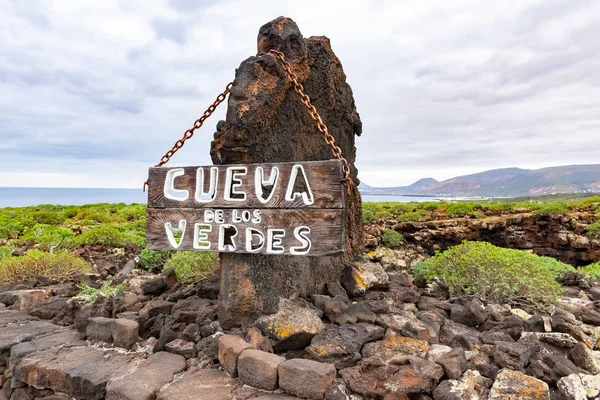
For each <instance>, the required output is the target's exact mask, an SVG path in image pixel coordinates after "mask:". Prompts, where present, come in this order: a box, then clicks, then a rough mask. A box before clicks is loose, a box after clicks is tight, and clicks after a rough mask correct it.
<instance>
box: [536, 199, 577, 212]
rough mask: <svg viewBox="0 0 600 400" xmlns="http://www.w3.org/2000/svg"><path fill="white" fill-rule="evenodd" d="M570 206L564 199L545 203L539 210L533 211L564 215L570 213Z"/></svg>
mask: <svg viewBox="0 0 600 400" xmlns="http://www.w3.org/2000/svg"><path fill="white" fill-rule="evenodd" d="M568 213H569V207H568V206H567V204H566V203H563V202H562V201H556V202H552V203H545V204H543V205H542V206H541V207H540V208H538V209H537V210H535V211H533V214H534V215H562V214H568Z"/></svg>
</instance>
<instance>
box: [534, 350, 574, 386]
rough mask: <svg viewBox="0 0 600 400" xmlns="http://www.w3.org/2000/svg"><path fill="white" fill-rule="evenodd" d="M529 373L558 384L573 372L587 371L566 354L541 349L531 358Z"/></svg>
mask: <svg viewBox="0 0 600 400" xmlns="http://www.w3.org/2000/svg"><path fill="white" fill-rule="evenodd" d="M527 373H528V374H529V375H532V376H534V377H536V378H537V379H540V380H542V381H544V382H546V383H548V384H550V385H556V383H557V382H558V381H559V380H560V378H562V377H564V376H569V375H571V374H579V373H586V372H585V371H584V370H582V369H580V368H578V367H577V366H576V365H575V364H573V363H572V362H571V361H570V360H569V359H567V358H566V357H565V356H564V355H562V354H559V353H551V352H549V351H547V350H544V349H541V350H540V351H539V352H538V353H536V354H535V355H534V356H533V357H532V358H531V363H530V364H529V367H527Z"/></svg>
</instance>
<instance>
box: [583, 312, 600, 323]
mask: <svg viewBox="0 0 600 400" xmlns="http://www.w3.org/2000/svg"><path fill="white" fill-rule="evenodd" d="M581 320H582V321H583V322H585V323H586V324H590V325H594V326H600V312H598V311H596V310H589V309H584V310H583V312H582V313H581Z"/></svg>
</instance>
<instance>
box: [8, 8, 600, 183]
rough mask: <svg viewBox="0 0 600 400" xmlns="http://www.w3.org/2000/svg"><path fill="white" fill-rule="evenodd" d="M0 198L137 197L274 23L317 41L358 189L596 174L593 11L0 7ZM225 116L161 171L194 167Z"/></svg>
mask: <svg viewBox="0 0 600 400" xmlns="http://www.w3.org/2000/svg"><path fill="white" fill-rule="evenodd" d="M0 15H1V16H2V17H1V20H2V22H1V23H0V160H1V163H0V186H51V187H133V188H139V187H141V184H142V182H143V181H144V180H145V179H146V175H147V168H148V167H149V166H152V165H154V164H155V163H156V162H157V161H158V159H159V158H160V156H162V154H163V153H164V152H165V151H166V150H167V149H169V148H170V147H171V146H172V144H173V142H174V141H175V140H177V139H178V138H179V137H180V136H181V134H182V132H183V131H184V130H185V129H186V128H188V127H189V126H190V125H191V123H192V122H193V121H194V120H195V119H196V118H197V117H199V116H200V115H201V113H202V112H203V111H204V109H205V108H206V107H207V105H208V104H210V103H211V102H212V101H213V99H214V98H215V96H216V95H217V94H218V93H219V92H220V91H221V90H222V89H223V88H224V86H225V85H226V83H227V82H229V81H230V80H232V79H233V76H234V70H235V68H236V67H237V66H238V65H239V63H240V62H241V61H242V60H244V59H246V58H247V57H249V56H250V55H253V54H255V53H256V35H257V32H258V29H259V27H260V26H261V25H262V24H264V23H265V22H267V21H269V20H271V19H274V18H276V17H278V16H280V15H285V16H289V17H291V18H293V19H294V20H295V21H296V22H297V23H298V25H299V27H300V29H301V31H302V33H303V34H304V36H305V37H308V36H313V35H325V36H328V37H329V38H330V39H331V43H332V47H333V50H334V51H335V52H336V54H337V55H338V57H339V58H340V60H341V61H342V65H343V67H344V70H345V72H346V74H347V76H348V81H349V83H350V85H351V86H352V89H353V91H354V96H355V99H356V105H357V108H358V111H359V113H360V115H361V119H362V121H363V136H362V137H361V138H359V139H358V141H357V148H358V161H357V164H358V168H359V171H360V173H359V177H360V178H361V180H362V181H364V182H365V183H367V184H370V185H374V186H397V185H404V184H410V183H412V182H413V181H415V180H417V179H419V178H422V177H434V178H436V179H438V180H442V179H447V178H450V177H453V176H456V175H464V174H468V173H473V172H479V171H483V170H487V169H494V168H501V167H514V166H517V167H522V168H540V167H545V166H552V165H566V164H586V163H600V39H599V38H600V1H597V0H590V1H578V0H536V1H533V0H518V1H490V0H483V1H470V0H441V1H429V0H423V1H420V2H414V1H408V0H406V1H404V0H402V1H397V0H390V1H352V0H343V1H328V0H315V1H313V0H303V1H282V0H280V1H273V0H265V1H259V0H253V1H243V0H223V1H218V0H164V1H159V0H139V1H131V0H123V1H118V0H102V1H97V0H94V1H91V0H90V1H85V0H57V1H50V0H47V1H46V0H43V1H36V0H27V1H21V0H14V1H13V0H0ZM224 111H225V106H224V105H223V106H222V108H221V109H220V110H219V112H218V113H216V115H215V116H213V117H212V118H211V119H210V120H209V122H208V123H207V125H206V126H205V127H204V128H203V129H201V130H200V131H198V133H197V135H196V136H195V137H194V138H193V139H192V140H191V141H190V142H189V143H188V144H187V145H186V146H185V147H184V148H183V150H181V151H180V152H179V153H178V154H177V156H175V157H174V158H173V160H172V165H203V164H209V163H210V157H209V155H208V153H209V148H210V140H211V138H212V135H213V132H214V127H215V125H216V123H217V122H218V120H219V119H223V118H224Z"/></svg>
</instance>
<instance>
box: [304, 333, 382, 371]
mask: <svg viewBox="0 0 600 400" xmlns="http://www.w3.org/2000/svg"><path fill="white" fill-rule="evenodd" d="M384 333H385V330H384V329H383V328H382V327H380V326H375V325H371V324H367V323H358V324H349V325H340V326H335V325H329V326H327V327H326V328H325V329H324V330H323V331H322V332H321V333H319V334H318V335H317V336H315V337H314V338H313V339H312V342H311V344H310V346H308V347H307V348H306V351H307V353H308V354H309V355H310V356H311V357H312V358H313V359H315V360H316V361H321V362H327V363H331V364H334V365H335V366H336V368H346V367H349V366H352V365H354V364H356V362H357V361H358V360H360V358H361V354H360V350H361V349H362V347H363V345H364V344H365V343H368V342H372V341H375V340H379V339H382V338H383V335H384Z"/></svg>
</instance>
